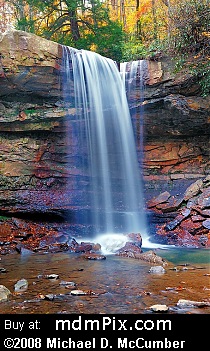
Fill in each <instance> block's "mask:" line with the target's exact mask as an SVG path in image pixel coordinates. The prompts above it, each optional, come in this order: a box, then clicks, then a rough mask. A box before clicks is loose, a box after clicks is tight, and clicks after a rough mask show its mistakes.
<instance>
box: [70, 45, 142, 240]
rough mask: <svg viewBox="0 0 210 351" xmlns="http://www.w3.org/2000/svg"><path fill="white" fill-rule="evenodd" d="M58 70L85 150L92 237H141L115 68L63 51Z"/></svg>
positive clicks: (137, 181)
mask: <svg viewBox="0 0 210 351" xmlns="http://www.w3.org/2000/svg"><path fill="white" fill-rule="evenodd" d="M63 67H64V69H63V70H64V82H65V87H64V92H65V94H64V95H65V101H66V103H67V104H68V106H71V107H75V109H76V114H77V116H78V119H79V120H80V133H79V136H78V138H80V140H79V142H80V149H81V150H84V146H86V149H87V150H88V156H87V159H86V161H84V164H85V165H87V168H85V167H84V172H86V173H87V175H88V176H89V181H90V188H89V194H90V197H89V200H87V196H86V200H85V201H88V202H89V203H88V204H87V205H88V206H89V208H90V210H91V213H92V219H91V221H92V223H93V225H94V228H95V234H101V233H131V232H140V233H141V234H142V235H143V236H144V234H145V233H146V231H147V229H146V216H145V211H144V200H143V196H142V194H143V192H142V190H143V189H142V179H141V172H140V169H139V164H138V160H137V152H136V145H135V138H134V131H133V126H132V122H131V117H130V112H129V107H128V101H127V97H126V91H125V85H124V83H123V80H122V78H121V75H120V73H119V71H118V68H117V65H116V64H115V62H114V61H112V60H111V59H108V58H106V57H103V56H101V55H99V54H96V53H94V52H90V51H86V50H76V49H73V48H70V47H66V46H63ZM72 82H73V94H72ZM72 96H74V98H73V99H72ZM83 127H84V128H83ZM84 130H85V133H84ZM78 151H79V150H78ZM81 152H82V151H81ZM85 192H86V191H85ZM85 195H87V194H85Z"/></svg>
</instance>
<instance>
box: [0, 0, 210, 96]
mask: <svg viewBox="0 0 210 351" xmlns="http://www.w3.org/2000/svg"><path fill="white" fill-rule="evenodd" d="M209 5H210V0H0V31H1V32H4V31H5V30H7V29H8V28H10V27H14V28H16V29H20V30H24V31H26V32H32V33H35V34H37V35H39V36H41V37H44V38H47V39H49V40H53V41H56V42H59V43H61V44H65V45H69V46H72V47H75V48H78V49H81V48H82V49H86V50H92V51H95V52H98V53H100V54H102V55H104V56H107V57H110V58H112V59H113V60H115V61H118V62H122V61H129V60H137V59H142V58H153V59H156V58H157V57H158V56H160V55H162V54H163V53H164V54H166V53H167V54H170V55H172V56H173V57H174V58H175V60H176V67H177V68H179V67H181V66H182V65H183V63H184V62H187V60H188V61H189V57H191V58H194V59H196V64H195V63H194V66H192V69H194V70H195V71H196V72H197V73H198V75H200V76H202V75H203V76H205V83H204V86H203V91H204V93H205V92H207V91H208V89H209V86H210V78H209V48H210V45H209V44H210V29H209V23H210V6H209Z"/></svg>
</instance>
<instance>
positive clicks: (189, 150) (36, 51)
mask: <svg viewBox="0 0 210 351" xmlns="http://www.w3.org/2000/svg"><path fill="white" fill-rule="evenodd" d="M61 63H62V47H61V46H60V45H59V44H57V43H54V42H51V41H47V40H45V39H42V38H40V37H37V36H36V35H33V34H29V33H25V32H22V31H15V30H13V31H10V32H7V33H4V34H3V35H0V145H1V146H0V148H1V152H0V167H1V168H0V169H1V173H0V206H1V213H10V214H12V213H22V212H25V213H50V214H54V213H56V214H59V215H62V214H63V213H64V212H65V210H69V209H72V208H74V207H75V206H77V203H78V197H80V192H84V191H83V190H81V189H85V187H86V186H87V179H86V176H85V175H84V174H81V170H80V168H79V162H78V163H77V161H76V160H77V157H78V155H77V140H76V138H74V136H73V135H74V133H72V130H73V128H76V124H77V122H76V117H75V110H74V108H73V107H71V108H68V117H66V112H67V111H66V109H65V107H64V106H63V103H62V82H61ZM172 66H173V64H172V62H171V61H170V60H163V61H160V62H155V61H149V62H148V73H147V77H146V89H145V91H144V103H143V108H144V149H145V150H144V151H145V152H144V159H143V165H144V170H143V171H144V179H145V189H146V191H145V197H146V200H149V199H150V198H151V197H152V196H153V195H156V194H158V193H159V192H161V191H164V190H166V189H167V188H168V187H170V189H172V192H177V191H184V190H185V189H186V187H187V186H189V184H190V183H192V182H194V181H195V180H196V179H198V178H203V179H204V178H205V177H206V176H207V175H208V174H209V169H210V155H209V153H210V151H209V150H210V139H209V134H210V118H209V112H210V104H209V102H210V99H209V98H205V99H204V98H202V97H200V96H199V85H198V82H197V81H196V79H195V78H194V77H193V76H192V75H190V74H189V73H186V72H181V73H179V74H174V73H173V69H172ZM136 96H138V87H137V90H136V91H134V92H133V98H134V99H133V101H135V98H136ZM139 110H140V103H136V102H133V103H131V114H132V118H133V122H134V125H135V128H136V135H137V145H138V144H139V148H140V141H139V139H140V138H141V137H142V136H140V129H141V128H140V123H141V122H140V118H141V116H140V113H139ZM72 121H73V122H72ZM67 130H68V132H69V133H68V135H69V136H68V137H67V134H66V131H67ZM69 150H70V153H69ZM139 154H140V152H139ZM69 161H70V162H69ZM71 161H72V163H71ZM75 165H76V166H75ZM77 166H78V167H77ZM67 184H68V188H67ZM81 184H82V188H81Z"/></svg>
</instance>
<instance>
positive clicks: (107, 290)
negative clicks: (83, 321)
mask: <svg viewBox="0 0 210 351" xmlns="http://www.w3.org/2000/svg"><path fill="white" fill-rule="evenodd" d="M145 250H147V249H145ZM155 252H156V253H157V254H158V255H160V256H162V257H163V258H165V259H166V260H168V261H169V262H170V264H169V265H168V266H167V267H165V273H163V274H152V273H150V272H149V269H150V268H151V266H152V265H151V263H148V262H144V261H142V260H138V259H132V258H123V257H119V256H115V255H108V256H106V259H105V260H87V259H85V258H84V256H83V255H81V254H74V253H69V252H62V253H54V254H53V253H42V254H40V253H25V254H21V255H20V254H18V253H15V254H11V255H6V256H2V257H1V259H0V267H3V268H5V269H6V272H4V273H3V272H2V273H0V284H1V285H4V286H6V287H7V288H8V289H9V290H10V291H11V295H10V297H9V300H8V301H6V302H1V303H0V313H2V314H5V313H10V314H13V313H16V314H17V313H19V314H22V313H24V314H32V313H38V314H47V313H51V314H55V313H78V314H81V313H84V314H90V313H96V314H98V313H105V314H118V313H120V314H121V313H123V314H127V313H129V314H146V313H152V312H151V310H150V306H152V305H154V304H166V305H167V306H168V307H169V312H168V313H173V314H180V313H195V314H196V313H197V314H198V313H199V314H200V313H203V314H208V313H210V307H208V306H207V307H203V308H198V307H197V308H196V307H191V308H185V309H183V308H182V309H181V308H179V307H178V306H177V302H178V301H179V300H180V299H187V300H193V301H207V300H208V301H209V297H210V283H209V279H210V250H206V249H203V250H200V249H180V248H171V247H169V248H164V249H155ZM51 274H56V275H58V277H57V279H49V278H47V276H48V275H51ZM22 278H25V279H27V281H28V288H27V290H26V291H24V292H21V293H17V292H15V291H14V284H15V283H16V282H17V281H18V280H20V279H22ZM63 281H65V282H74V283H75V286H74V287H72V286H65V285H63ZM73 289H77V290H82V291H84V292H86V295H84V296H73V295H71V291H72V290H73ZM49 294H50V295H49ZM46 295H47V296H48V295H49V296H50V299H47V297H46ZM49 296H48V298H49Z"/></svg>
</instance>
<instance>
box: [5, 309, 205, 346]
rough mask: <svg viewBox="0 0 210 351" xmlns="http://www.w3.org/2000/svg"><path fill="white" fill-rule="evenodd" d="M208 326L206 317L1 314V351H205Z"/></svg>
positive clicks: (187, 315)
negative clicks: (129, 350) (199, 350)
mask: <svg viewBox="0 0 210 351" xmlns="http://www.w3.org/2000/svg"><path fill="white" fill-rule="evenodd" d="M209 322H210V315H208V314H191V315H190V314H180V315H173V314H171V315H167V314H144V315H138V314H135V315H127V314H123V315H121V314H119V315H105V314H104V315H92V314H90V315H77V314H71V315H68V314H57V315H54V314H52V315H50V314H49V315H41V314H40V315H14V314H11V315H5V314H3V315H0V331H1V333H0V350H1V351H5V350H8V349H10V350H14V349H24V350H31V349H33V350H36V349H40V350H45V351H46V350H48V349H49V350H50V349H51V350H53V349H54V350H64V349H65V350H69V349H70V350H71V349H75V350H79V349H80V350H81V349H90V350H94V349H96V350H110V349H113V350H114V351H115V350H121V349H133V350H139V349H142V350H146V349H152V350H155V349H163V350H165V349H167V350H168V349H170V350H174V349H178V350H182V349H183V350H190V349H195V348H196V347H200V349H201V350H203V349H204V348H206V347H207V345H208V344H209V340H208V333H207V331H206V330H207V329H208V326H209Z"/></svg>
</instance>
